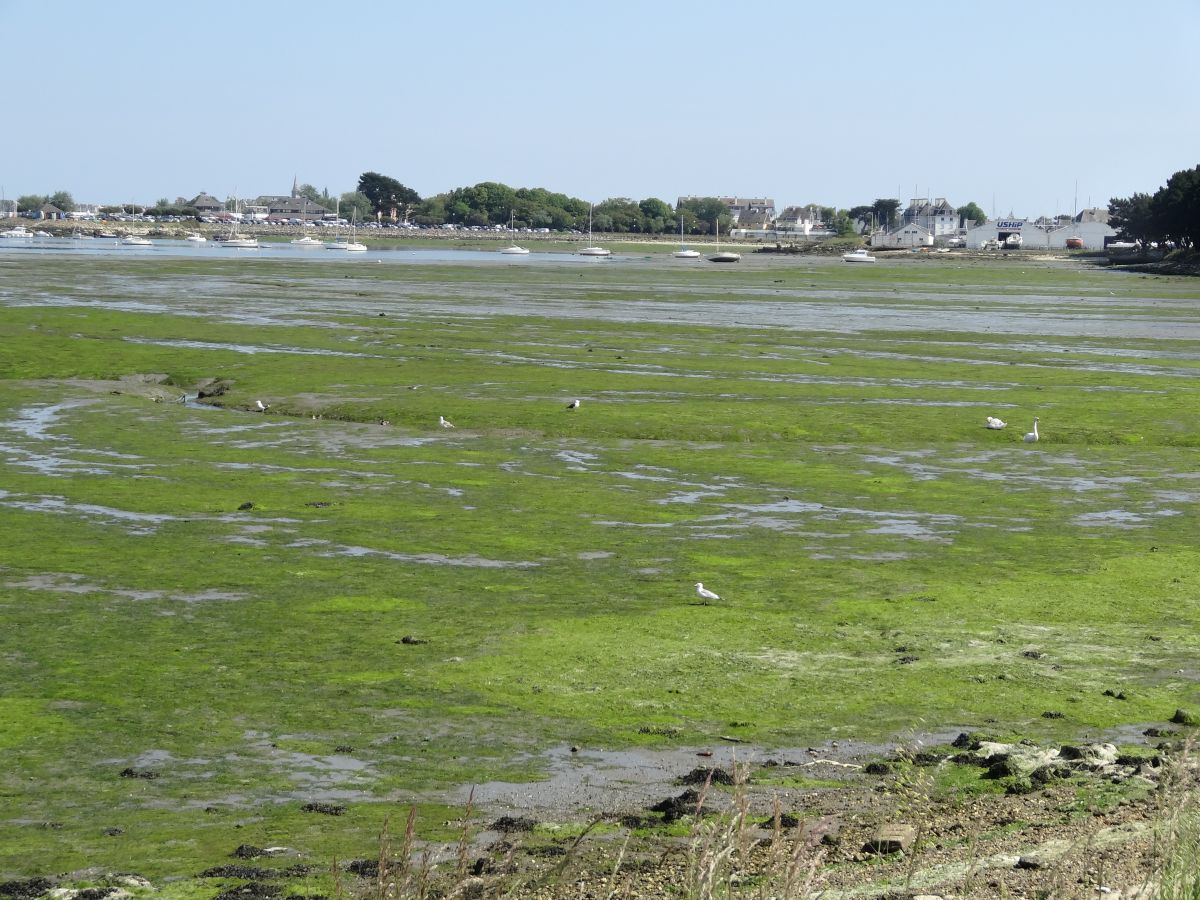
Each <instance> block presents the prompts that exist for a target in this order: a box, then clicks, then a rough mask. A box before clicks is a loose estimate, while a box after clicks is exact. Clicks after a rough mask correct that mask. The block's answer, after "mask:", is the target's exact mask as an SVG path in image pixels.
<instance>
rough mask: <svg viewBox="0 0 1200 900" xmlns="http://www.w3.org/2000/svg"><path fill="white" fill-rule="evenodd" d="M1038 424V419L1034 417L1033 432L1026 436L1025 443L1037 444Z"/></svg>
mask: <svg viewBox="0 0 1200 900" xmlns="http://www.w3.org/2000/svg"><path fill="white" fill-rule="evenodd" d="M1037 423H1038V417H1037V416H1034V417H1033V431H1031V432H1029V434H1027V435H1025V437H1024V441H1025V443H1027V444H1033V443H1036V442H1037V439H1038V433H1037Z"/></svg>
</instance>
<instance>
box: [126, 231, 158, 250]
mask: <svg viewBox="0 0 1200 900" xmlns="http://www.w3.org/2000/svg"><path fill="white" fill-rule="evenodd" d="M121 244H123V245H124V246H126V247H153V246H154V242H153V241H151V240H149V239H148V238H144V237H142V236H141V235H140V234H130V235H127V236H125V237H123V238H121Z"/></svg>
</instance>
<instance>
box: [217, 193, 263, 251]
mask: <svg viewBox="0 0 1200 900" xmlns="http://www.w3.org/2000/svg"><path fill="white" fill-rule="evenodd" d="M233 215H234V218H233V219H231V220H230V224H229V234H227V235H225V237H223V238H214V240H216V241H217V242H218V243H219V244H220V245H221V246H222V247H229V248H230V249H231V250H257V249H258V238H252V237H247V236H245V235H243V234H242V233H241V232H239V231H238V219H237V216H238V203H237V201H236V200H234V201H233Z"/></svg>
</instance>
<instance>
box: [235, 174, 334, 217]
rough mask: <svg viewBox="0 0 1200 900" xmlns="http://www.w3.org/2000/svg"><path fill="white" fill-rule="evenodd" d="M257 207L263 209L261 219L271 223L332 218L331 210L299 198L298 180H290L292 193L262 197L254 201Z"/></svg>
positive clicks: (304, 198)
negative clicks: (264, 212)
mask: <svg viewBox="0 0 1200 900" xmlns="http://www.w3.org/2000/svg"><path fill="white" fill-rule="evenodd" d="M255 203H256V208H257V206H261V207H264V208H265V210H266V214H265V215H264V217H263V218H265V219H267V220H268V221H271V222H281V221H284V222H285V221H287V220H289V219H298V220H300V221H301V222H318V221H320V220H321V219H327V218H332V216H333V212H334V211H333V210H332V209H327V208H326V207H324V206H322V205H321V204H319V203H314V202H313V201H312V200H309V199H308V198H307V197H302V196H300V185H299V179H297V178H293V179H292V192H291V193H290V194H288V195H287V196H286V197H284V196H262V197H259V198H258V199H257V200H256V201H255ZM247 208H249V207H247Z"/></svg>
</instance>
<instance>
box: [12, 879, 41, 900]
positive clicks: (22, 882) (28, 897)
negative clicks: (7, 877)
mask: <svg viewBox="0 0 1200 900" xmlns="http://www.w3.org/2000/svg"><path fill="white" fill-rule="evenodd" d="M53 887H54V882H53V881H51V880H50V879H49V878H21V879H17V880H16V881H4V882H0V897H11V898H12V900H34V898H35V897H40V896H42V895H43V894H45V893H48V892H49V891H50V890H51V889H52V888H53Z"/></svg>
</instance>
